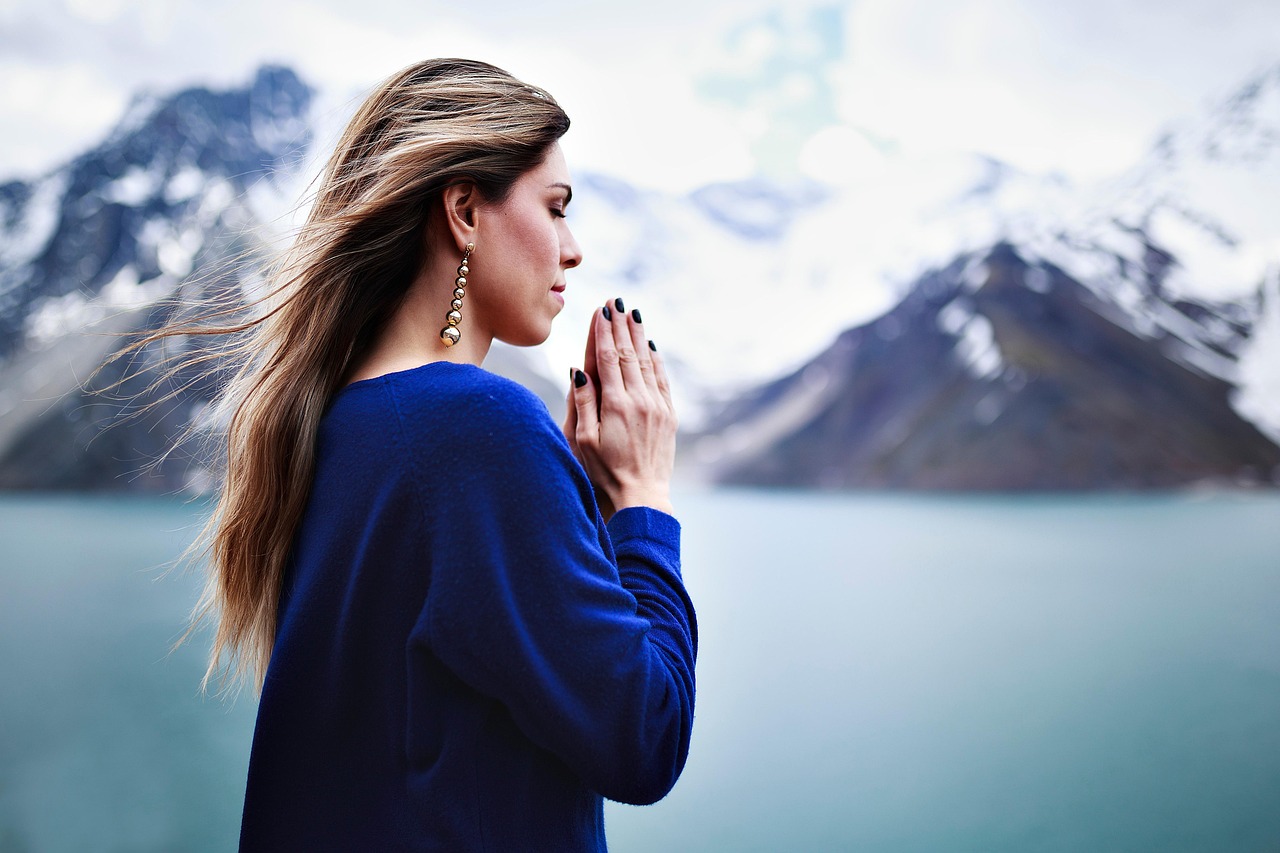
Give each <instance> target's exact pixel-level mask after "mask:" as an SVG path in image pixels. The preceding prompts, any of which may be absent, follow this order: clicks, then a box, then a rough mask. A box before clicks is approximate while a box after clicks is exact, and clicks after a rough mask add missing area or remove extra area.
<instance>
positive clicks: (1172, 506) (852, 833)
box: [0, 491, 1280, 851]
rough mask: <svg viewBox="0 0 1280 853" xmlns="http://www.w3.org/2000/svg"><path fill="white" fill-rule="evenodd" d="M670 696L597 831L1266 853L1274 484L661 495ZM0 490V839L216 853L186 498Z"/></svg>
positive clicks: (1279, 778) (1277, 594) (678, 838)
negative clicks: (670, 787) (678, 728)
mask: <svg viewBox="0 0 1280 853" xmlns="http://www.w3.org/2000/svg"><path fill="white" fill-rule="evenodd" d="M677 506H678V507H679V510H680V514H681V517H682V521H683V523H684V527H685V531H684V550H685V555H684V556H685V576H686V581H687V583H688V585H689V588H690V591H691V593H692V594H693V596H694V600H695V603H696V604H697V605H698V609H699V617H700V627H701V649H700V655H699V661H698V679H699V682H698V690H699V694H698V695H699V700H698V701H699V704H698V712H697V716H696V720H695V729H694V740H693V747H692V751H691V754H690V759H689V764H688V767H687V769H686V771H685V774H684V776H683V778H682V779H681V781H680V782H679V784H678V785H677V786H676V788H675V790H674V791H673V792H672V794H671V795H670V796H669V797H668V798H667V799H666V800H664V801H663V802H662V803H660V804H658V805H656V806H653V807H647V808H633V807H628V806H615V805H612V804H611V805H610V806H609V807H608V808H607V810H606V820H607V825H608V834H609V838H610V844H611V849H613V850H615V851H646V850H691V851H698V850H707V851H713V850H714V851H719V850H734V851H738V850H741V851H752V850H761V851H769V850H778V851H782V850H872V851H876V850H883V851H913V850H921V851H924V850H946V851H965V850H973V851H978V850H982V851H1031V850H1044V851H1056V850H1062V851H1069V850H1070V851H1075V850H1091V849H1106V850H1154V849H1159V850H1166V851H1172V850H1188V851H1193V850H1194V851H1219V850H1267V849H1280V808H1277V807H1276V804H1277V803H1280V725H1277V721H1280V618H1278V617H1280V525H1278V524H1277V522H1278V521H1280V497H1277V496H1275V495H1239V496H1230V495H1227V496H1213V497H1208V496H1165V497H1149V496H1146V497H1085V498H1080V497H1072V498H1064V497H1036V498H1022V497H1019V498H1000V497H995V498H992V497H982V498H975V497H961V496H948V497H911V496H894V495H888V496H886V495H842V496H832V495H821V494H818V495H815V494H806V493H770V492H750V491H717V492H708V493H686V494H684V495H681V496H679V497H678V499H677ZM200 509H201V508H200V507H199V506H196V505H188V504H183V503H180V502H177V501H157V500H140V499H122V498H30V497H7V498H3V499H0V683H3V684H4V685H5V687H4V690H3V692H2V693H0V850H3V851H26V850H31V851H64V850H65V851H80V850H103V851H115V850H119V851H124V850H128V851H180V850H189V851H220V850H231V849H234V846H235V839H236V833H237V831H238V825H239V809H240V800H241V797H242V796H243V790H244V773H245V768H246V766H247V758H248V746H249V737H250V734H251V731H252V723H253V702H252V700H251V698H249V697H241V699H240V700H239V701H238V702H237V703H235V704H234V705H231V704H227V703H225V702H222V701H219V700H216V699H209V698H202V697H200V695H199V694H198V690H197V685H198V681H199V677H200V674H201V672H202V669H203V655H204V651H205V649H206V648H207V642H208V638H207V635H204V636H201V637H199V638H198V639H197V641H196V642H195V644H193V645H189V646H186V647H183V648H181V649H179V650H178V651H177V652H175V653H173V654H169V653H168V649H169V645H170V643H171V642H172V641H173V640H174V639H176V637H177V636H178V635H179V634H180V633H181V631H182V629H183V627H184V624H185V618H186V615H187V612H188V610H189V609H190V607H191V605H192V604H193V603H194V601H195V597H196V594H197V592H198V586H199V580H198V578H195V577H192V576H189V575H181V574H169V575H167V576H162V574H161V571H162V569H163V567H164V564H165V562H166V561H167V560H170V559H171V558H172V557H173V556H174V555H176V554H177V553H178V552H179V551H180V550H181V548H182V547H183V546H184V545H185V544H186V542H188V541H189V540H190V538H191V537H192V536H193V535H194V532H195V526H194V525H195V524H196V520H197V517H198V514H199V511H200Z"/></svg>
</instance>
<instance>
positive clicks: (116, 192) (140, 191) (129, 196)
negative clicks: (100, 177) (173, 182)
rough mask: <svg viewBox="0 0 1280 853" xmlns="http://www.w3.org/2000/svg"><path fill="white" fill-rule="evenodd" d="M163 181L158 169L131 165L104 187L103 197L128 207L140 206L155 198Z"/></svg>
mask: <svg viewBox="0 0 1280 853" xmlns="http://www.w3.org/2000/svg"><path fill="white" fill-rule="evenodd" d="M162 181H163V176H162V175H159V174H157V172H156V171H153V170H148V169H144V168H142V167H141V166H130V167H129V170H128V171H126V172H125V173H124V174H123V175H121V176H120V177H118V178H116V179H115V180H114V181H112V182H111V183H109V184H107V185H106V186H105V187H103V188H102V190H101V193H102V198H103V200H105V201H108V202H114V203H116V204H123V205H125V206H127V207H138V206H139V205H141V204H145V203H146V202H148V201H150V200H151V199H153V198H155V196H156V193H157V192H158V191H159V190H160V184H161V182H162Z"/></svg>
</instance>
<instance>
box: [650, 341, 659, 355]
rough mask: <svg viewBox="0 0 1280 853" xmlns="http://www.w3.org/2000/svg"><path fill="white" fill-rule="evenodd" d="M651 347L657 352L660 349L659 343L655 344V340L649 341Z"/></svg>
mask: <svg viewBox="0 0 1280 853" xmlns="http://www.w3.org/2000/svg"><path fill="white" fill-rule="evenodd" d="M649 349H651V350H653V351H654V352H657V351H658V345H657V344H655V343H654V342H653V341H649Z"/></svg>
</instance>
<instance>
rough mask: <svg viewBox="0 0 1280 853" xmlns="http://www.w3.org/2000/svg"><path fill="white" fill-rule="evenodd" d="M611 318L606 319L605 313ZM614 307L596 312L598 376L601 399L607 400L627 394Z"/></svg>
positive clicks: (608, 306) (607, 307)
mask: <svg viewBox="0 0 1280 853" xmlns="http://www.w3.org/2000/svg"><path fill="white" fill-rule="evenodd" d="M605 311H608V312H609V314H610V316H609V317H606V316H605V314H604V312H605ZM617 316H618V315H617V313H616V312H614V310H613V306H612V305H606V306H605V307H604V309H603V310H600V311H597V312H596V321H595V330H596V347H595V350H596V359H595V360H596V374H597V377H598V378H599V380H600V399H601V401H604V400H607V399H609V398H610V397H612V396H614V395H618V394H625V393H626V386H625V385H624V384H623V381H622V366H621V365H620V364H619V363H618V347H617V345H616V344H615V343H614V335H613V324H614V322H615V321H616V319H617Z"/></svg>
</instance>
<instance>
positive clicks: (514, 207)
mask: <svg viewBox="0 0 1280 853" xmlns="http://www.w3.org/2000/svg"><path fill="white" fill-rule="evenodd" d="M572 195H573V191H572V190H571V189H570V188H569V169H568V167H567V166H566V165H565V162H564V154H563V153H561V151H560V146H559V145H558V144H556V145H553V146H552V147H551V149H550V151H549V152H548V153H547V156H546V158H545V159H544V160H543V161H542V163H541V164H540V165H538V166H537V167H535V168H533V169H531V170H530V171H528V172H526V173H525V174H524V175H522V176H521V177H520V179H519V180H517V181H516V183H515V184H514V185H513V186H512V188H511V192H510V194H508V196H507V198H506V199H505V200H504V201H503V202H502V203H501V204H488V205H485V206H484V208H483V213H482V215H481V219H480V221H479V222H478V223H477V225H478V228H477V230H476V239H475V244H476V248H475V251H474V252H472V255H471V260H470V261H469V264H468V265H469V267H470V269H471V272H470V275H469V278H470V279H471V281H472V282H473V284H471V285H468V288H467V297H466V299H467V301H471V300H472V299H474V300H475V301H476V305H475V310H476V311H477V315H478V316H481V317H483V318H484V322H485V323H486V325H488V326H489V331H490V332H492V334H493V336H494V337H495V338H497V339H498V340H501V341H504V342H506V343H509V344H513V345H515V346H534V345H536V344H540V343H542V342H543V341H545V340H546V339H547V336H548V335H549V334H551V321H552V320H554V319H555V317H556V315H557V314H559V313H560V310H561V309H562V308H563V307H564V297H563V296H562V295H561V294H560V291H562V290H564V286H565V278H564V272H565V270H567V269H569V268H570V267H576V266H577V265H578V264H579V263H581V262H582V252H581V250H580V249H579V248H578V243H577V241H576V240H574V239H573V235H572V234H571V233H569V225H568V222H567V221H566V220H565V218H564V215H565V207H566V206H567V205H568V203H569V198H570V196H572ZM473 285H474V286H473ZM462 310H463V313H464V314H465V313H466V310H467V309H466V308H463V309H462Z"/></svg>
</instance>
